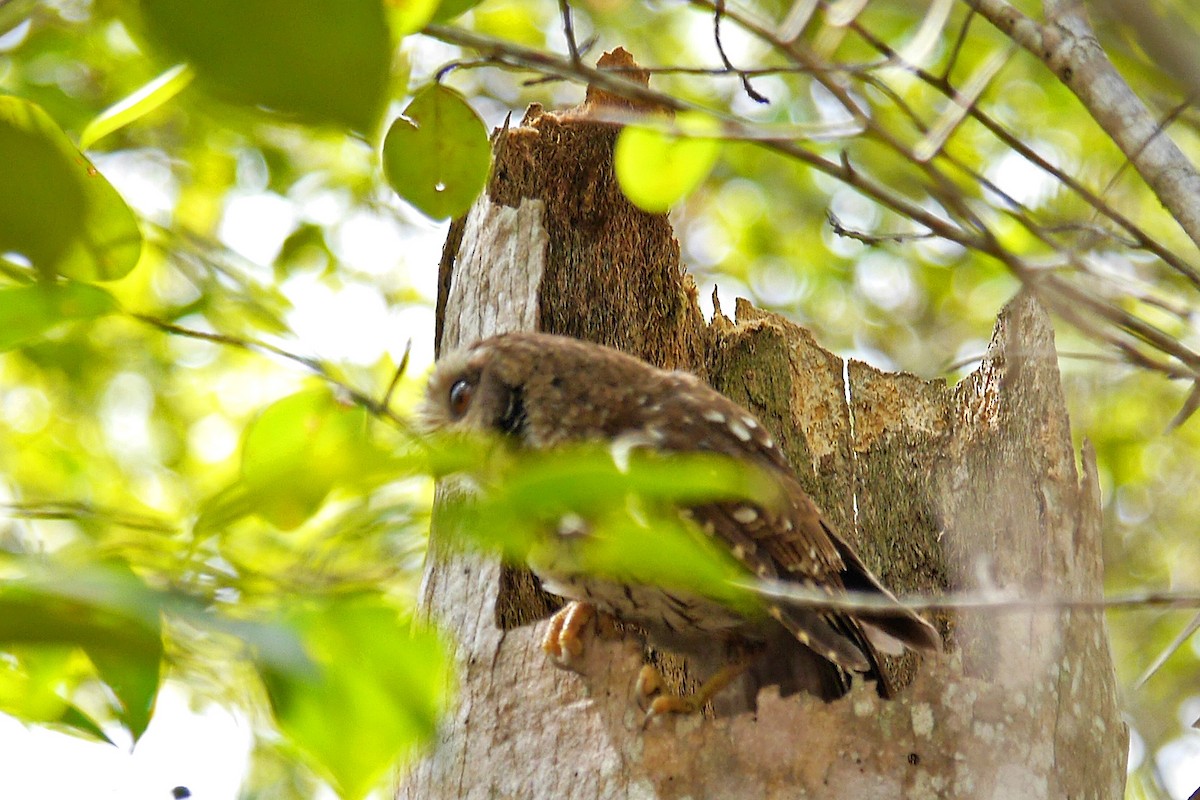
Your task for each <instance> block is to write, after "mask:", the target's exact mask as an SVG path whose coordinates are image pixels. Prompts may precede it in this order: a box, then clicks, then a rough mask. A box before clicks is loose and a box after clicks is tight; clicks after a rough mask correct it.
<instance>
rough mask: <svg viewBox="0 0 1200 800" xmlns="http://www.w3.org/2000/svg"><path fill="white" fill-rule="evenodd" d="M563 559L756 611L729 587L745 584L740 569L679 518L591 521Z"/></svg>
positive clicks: (747, 597) (746, 596) (746, 595)
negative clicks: (591, 524) (589, 528)
mask: <svg viewBox="0 0 1200 800" xmlns="http://www.w3.org/2000/svg"><path fill="white" fill-rule="evenodd" d="M553 557H554V559H555V563H556V564H558V565H561V564H562V563H563V558H564V556H563V553H562V552H561V551H560V552H556V553H554V554H553ZM535 558H536V556H535ZM568 558H570V559H572V560H573V561H574V562H575V563H577V564H578V566H579V568H580V571H581V572H586V573H588V574H590V575H599V576H604V577H608V578H612V579H614V580H619V581H628V582H630V583H635V584H648V585H653V586H664V587H667V588H670V589H676V590H680V591H686V592H691V593H692V594H696V595H701V596H704V597H711V598H713V599H717V600H721V601H722V602H724V603H726V604H728V605H731V606H738V607H742V608H746V609H752V608H754V607H755V602H756V601H755V599H754V597H753V596H752V594H751V593H750V592H749V591H748V590H744V589H739V588H737V587H735V586H734V585H733V583H734V582H735V581H745V580H746V578H747V577H748V573H747V572H746V569H745V567H742V566H741V565H740V564H738V563H737V562H736V561H735V560H734V559H733V557H732V556H730V554H729V552H728V551H727V550H726V549H724V548H720V547H717V546H715V545H714V544H713V543H712V542H711V541H710V540H708V539H707V538H705V537H704V536H703V535H702V534H701V533H700V532H699V531H698V530H697V529H696V528H695V527H694V526H689V525H686V524H685V523H684V522H683V521H682V520H681V519H680V518H678V517H672V516H667V515H658V516H652V517H648V518H645V519H637V518H633V517H631V516H629V515H627V514H610V515H608V516H607V517H606V518H604V519H602V520H600V521H598V522H597V523H596V525H595V526H594V527H593V529H592V530H591V532H590V535H589V536H587V537H586V538H584V539H582V540H581V541H579V542H578V543H577V546H576V547H574V548H573V549H572V552H571V553H569V554H568Z"/></svg>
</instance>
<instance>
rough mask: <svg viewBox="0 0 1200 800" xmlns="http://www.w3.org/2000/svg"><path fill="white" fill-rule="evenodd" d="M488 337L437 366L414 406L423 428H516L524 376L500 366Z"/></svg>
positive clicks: (521, 412)
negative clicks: (422, 400)
mask: <svg viewBox="0 0 1200 800" xmlns="http://www.w3.org/2000/svg"><path fill="white" fill-rule="evenodd" d="M490 341H491V340H488V341H484V342H479V343H477V344H476V345H474V346H473V347H471V348H470V349H468V350H465V351H463V352H460V353H455V354H453V355H451V356H448V357H447V358H445V359H443V360H442V362H441V363H440V364H439V365H438V367H437V369H436V370H435V371H434V374H433V376H432V377H431V378H430V379H429V385H428V387H427V388H426V391H425V400H424V402H423V403H422V404H421V407H420V409H419V410H418V418H419V419H420V421H421V423H422V425H423V427H425V428H427V429H428V430H431V431H438V430H441V431H446V432H469V431H474V432H478V433H485V432H487V433H506V434H510V435H512V434H518V433H519V432H520V428H521V418H522V416H523V415H524V408H523V406H524V403H523V397H522V395H523V391H522V388H521V387H522V386H523V385H524V383H525V380H527V376H525V375H515V374H511V373H512V370H511V369H510V370H507V371H506V370H504V369H502V368H501V367H502V365H501V364H499V363H498V361H497V359H496V358H494V355H495V354H494V353H493V349H492V348H491V347H489V346H488V345H489V342H490ZM505 372H507V373H509V374H502V373H505Z"/></svg>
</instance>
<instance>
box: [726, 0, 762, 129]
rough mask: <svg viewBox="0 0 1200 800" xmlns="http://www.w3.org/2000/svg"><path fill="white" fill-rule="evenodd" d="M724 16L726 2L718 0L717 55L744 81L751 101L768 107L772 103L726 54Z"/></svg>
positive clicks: (744, 88)
mask: <svg viewBox="0 0 1200 800" xmlns="http://www.w3.org/2000/svg"><path fill="white" fill-rule="evenodd" d="M724 14H725V0H716V2H715V3H713V39H715V40H716V43H717V53H718V54H719V55H720V56H721V63H722V64H724V65H725V68H726V69H728V70H730V71H731V72H734V73H736V74H737V75H738V77H740V78H741V79H742V89H743V90H745V92H746V95H747V96H748V97H749V98H750V99H751V100H753V101H754V102H756V103H762V104H763V105H766V104H767V103H769V102H771V101H770V100H768V99H767V98H766V97H764V96H763V95H761V94H759V93H758V92H756V91H755V90H754V87H753V86H751V85H750V78H749V77H748V76H747V75H746V73H744V72H742V71H741V70H739V69H737V68H736V67H734V66H733V62H732V61H730V60H729V56H727V55H726V54H725V45H724V43H722V42H721V17H722V16H724Z"/></svg>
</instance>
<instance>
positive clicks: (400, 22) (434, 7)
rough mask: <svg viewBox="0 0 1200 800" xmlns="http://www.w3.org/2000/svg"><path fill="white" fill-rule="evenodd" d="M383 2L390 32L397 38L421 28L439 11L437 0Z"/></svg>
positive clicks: (385, 0)
mask: <svg viewBox="0 0 1200 800" xmlns="http://www.w3.org/2000/svg"><path fill="white" fill-rule="evenodd" d="M384 3H385V5H386V6H387V9H388V18H389V19H390V20H391V23H392V33H393V35H395V36H396V37H397V38H399V37H401V36H407V35H408V34H410V33H416V32H417V31H419V30H421V28H424V27H425V26H426V25H428V24H429V22H430V20H432V19H433V18H434V16H435V12H439V11H440V9H439V5H440V4H439V3H438V0H384Z"/></svg>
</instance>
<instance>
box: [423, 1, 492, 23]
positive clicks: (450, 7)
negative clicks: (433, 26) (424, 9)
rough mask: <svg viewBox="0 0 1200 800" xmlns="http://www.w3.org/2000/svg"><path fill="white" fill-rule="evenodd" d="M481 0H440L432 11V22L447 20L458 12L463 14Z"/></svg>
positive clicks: (457, 14)
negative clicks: (435, 9)
mask: <svg viewBox="0 0 1200 800" xmlns="http://www.w3.org/2000/svg"><path fill="white" fill-rule="evenodd" d="M481 2H483V0H442V2H440V3H438V7H437V11H435V12H434V15H433V21H434V22H449V21H450V20H452V19H454V18H455V17H457V16H459V15H460V14H465V13H466V12H468V11H470V10H471V9H472V8H474V7H475V6H477V5H479V4H480V3H481Z"/></svg>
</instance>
